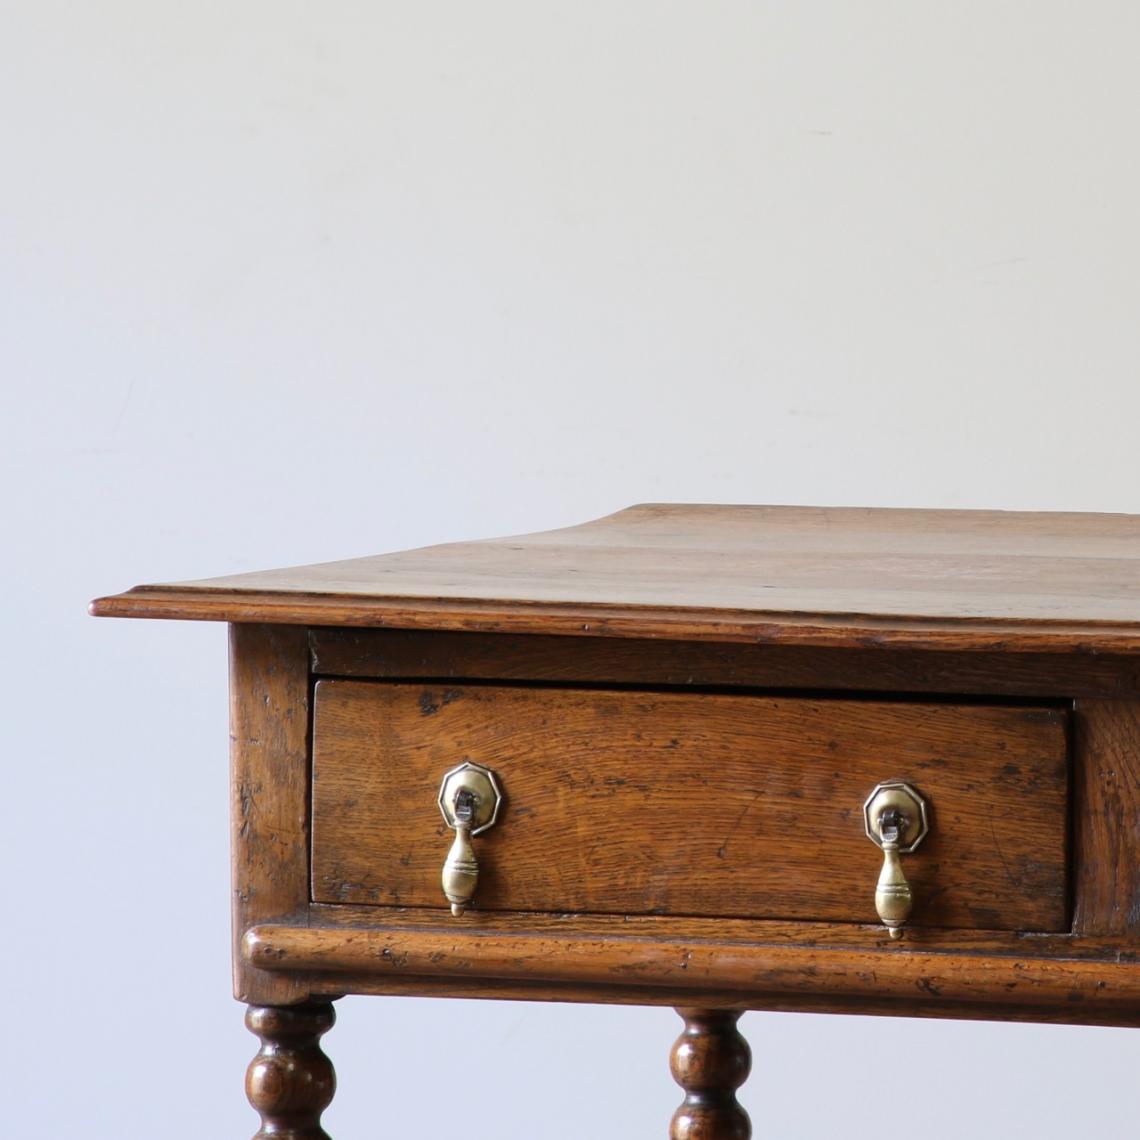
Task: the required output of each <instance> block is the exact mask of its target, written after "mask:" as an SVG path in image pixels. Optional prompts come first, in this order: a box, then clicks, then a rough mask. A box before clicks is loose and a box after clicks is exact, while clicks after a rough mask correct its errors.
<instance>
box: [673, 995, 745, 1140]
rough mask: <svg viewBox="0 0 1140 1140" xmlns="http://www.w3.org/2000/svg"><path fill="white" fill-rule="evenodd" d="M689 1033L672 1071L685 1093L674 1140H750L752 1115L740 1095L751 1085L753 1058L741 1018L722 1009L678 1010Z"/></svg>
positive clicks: (678, 1043) (684, 1034) (684, 1036)
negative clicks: (748, 1082)
mask: <svg viewBox="0 0 1140 1140" xmlns="http://www.w3.org/2000/svg"><path fill="white" fill-rule="evenodd" d="M677 1012H678V1013H679V1014H680V1015H681V1016H682V1017H683V1018H684V1019H685V1028H684V1030H683V1031H682V1032H681V1036H680V1037H678V1038H677V1041H676V1043H675V1044H674V1046H673V1053H672V1055H671V1057H670V1058H669V1067H670V1069H672V1071H673V1079H674V1080H675V1081H676V1082H677V1084H679V1085H680V1086H681V1088H683V1089H684V1090H685V1099H684V1100H683V1101H682V1102H681V1106H680V1107H679V1108H678V1109H677V1111H676V1112H675V1113H673V1123H672V1126H671V1127H670V1129H669V1140H749V1137H750V1136H751V1135H752V1125H751V1123H750V1121H749V1119H748V1113H747V1112H745V1111H744V1109H743V1108H741V1106H740V1105H739V1104H737V1102H736V1090H737V1089H738V1088H740V1086H741V1085H742V1084H744V1082H745V1081H746V1080H747V1079H748V1072H749V1070H750V1069H751V1068H752V1053H751V1050H749V1048H748V1042H747V1041H745V1040H744V1038H743V1037H741V1036H740V1033H739V1032H738V1031H737V1028H736V1023H737V1021H738V1020H739V1019H740V1014H739V1013H734V1012H731V1011H729V1010H717V1009H678V1010H677Z"/></svg>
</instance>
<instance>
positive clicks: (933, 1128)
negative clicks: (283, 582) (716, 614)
mask: <svg viewBox="0 0 1140 1140" xmlns="http://www.w3.org/2000/svg"><path fill="white" fill-rule="evenodd" d="M3 9H4V11H3V17H4V18H3V35H2V36H0V107H2V108H3V110H2V111H0V116H2V123H3V135H2V138H3V150H2V163H3V170H2V179H0V241H2V261H0V359H2V369H3V371H2V384H3V388H2V399H3V403H2V406H3V423H2V427H3V434H2V440H3V448H2V456H0V461H2V465H0V472H2V475H3V480H4V489H5V490H4V495H3V519H2V524H3V534H4V542H5V550H4V558H3V562H2V566H3V570H2V573H3V576H4V597H5V606H4V613H5V624H6V628H7V639H8V640H7V644H8V649H7V651H6V653H5V654H4V662H3V669H4V674H5V675H4V679H3V680H4V683H3V690H2V691H3V692H4V697H5V699H4V728H5V733H4V739H5V752H6V761H7V762H6V764H5V773H6V774H5V780H4V785H3V801H4V804H5V811H4V813H3V820H4V822H3V824H2V826H0V839H2V842H3V846H4V848H5V851H6V854H5V857H4V866H5V880H6V890H5V896H6V899H5V901H6V904H7V905H6V906H5V908H4V915H5V917H4V920H3V922H4V933H3V939H2V946H3V950H2V954H3V958H4V961H3V965H4V974H5V977H6V979H7V994H6V1002H5V1018H4V1027H5V1031H4V1035H3V1036H4V1041H3V1045H2V1046H0V1048H2V1049H3V1051H4V1053H5V1054H6V1056H5V1058H4V1060H3V1072H4V1074H5V1084H6V1088H7V1091H6V1093H5V1108H4V1117H5V1125H4V1132H5V1135H8V1136H12V1137H15V1138H19V1140H33V1138H41V1137H42V1138H48V1137H52V1138H55V1137H59V1136H64V1135H83V1136H92V1137H107V1138H112V1137H114V1138H118V1137H135V1136H138V1137H143V1136H146V1137H155V1136H161V1137H164V1138H165V1140H190V1138H195V1140H196V1138H199V1137H202V1136H218V1137H222V1136H243V1135H249V1134H250V1133H252V1132H253V1131H254V1129H255V1119H254V1117H253V1114H252V1113H251V1111H250V1110H249V1108H248V1107H247V1106H246V1104H245V1101H244V1097H243V1094H242V1091H241V1075H242V1072H243V1071H244V1067H245V1065H246V1062H247V1061H248V1060H249V1058H250V1057H251V1056H252V1054H253V1051H254V1041H253V1038H252V1037H251V1036H250V1035H248V1034H247V1033H246V1031H245V1030H244V1028H243V1027H242V1024H241V1009H240V1008H239V1007H238V1006H237V1005H235V1004H234V1003H233V1001H232V1000H231V999H230V997H229V995H228V986H229V981H228V953H229V951H228V879H227V852H226V845H227V824H226V819H225V810H226V802H227V795H226V764H227V759H226V734H227V728H226V720H225V717H226V698H225V635H224V630H223V629H222V628H221V627H219V626H212V625H167V624H162V623H141V622H140V623H135V622H95V621H93V620H91V619H89V618H87V617H86V616H85V612H84V611H85V605H86V602H87V600H88V599H89V598H90V597H92V596H93V595H95V594H97V593H101V592H110V591H114V590H118V589H122V588H125V587H128V586H130V585H132V584H134V583H136V582H139V581H155V580H159V581H161V580H163V579H170V578H187V577H195V576H206V575H213V574H222V573H227V572H231V571H237V570H243V569H257V568H262V567H267V566H274V565H285V564H290V563H298V562H308V561H317V560H326V559H334V558H342V557H349V556H355V555H361V554H369V553H375V552H378V551H382V550H389V549H396V548H402V547H409V546H415V545H421V544H426V543H431V542H437V541H445V540H451V539H461V538H466V537H475V536H481V535H494V534H503V533H517V532H522V531H526V530H531V529H541V528H546V527H552V526H558V525H564V524H569V523H573V522H577V521H582V520H584V519H586V518H589V517H592V516H596V515H599V514H603V513H606V512H608V511H611V510H613V509H616V508H618V507H621V506H624V505H627V504H629V503H632V502H636V501H643V500H691V501H729V502H749V501H751V502H784V503H823V504H866V505H877V504H883V505H920V506H932V507H967V506H969V507H1004V508H1022V509H1050V508H1051V509H1057V508H1061V509H1066V510H1069V509H1081V510H1084V509H1087V510H1104V511H1140V482H1138V479H1137V474H1138V460H1137V449H1136V425H1137V419H1138V415H1140V388H1138V386H1137V379H1136V377H1137V367H1136V365H1137V331H1136V315H1137V311H1138V302H1140V285H1138V276H1137V275H1138V266H1140V221H1138V210H1137V203H1138V202H1140V159H1138V155H1137V144H1138V132H1137V112H1138V109H1140V69H1137V67H1136V50H1137V42H1138V36H1140V16H1138V9H1137V7H1136V5H1134V4H1130V3H1109V2H1105V0H1094V2H1090V3H1083V4H1070V3H1055V2H1051V3H1045V2H1041V3H1033V4H1029V3H997V4H994V3H990V2H985V3H980V2H967V3H959V4H946V3H937V4H933V3H922V2H920V3H880V2H874V0H865V2H853V3H848V2H844V3H836V2H832V3H803V4H790V3H789V4H772V3H699V4H698V3H690V4H676V3H649V2H648V0H616V2H611V3H606V4H592V3H584V4H578V5H563V4H558V5H551V4H546V3H541V2H535V0H530V2H526V3H523V2H519V3H505V2H503V0H484V2H482V3H450V4H437V3H422V4H408V3H405V4H395V3H372V4H365V3H342V2H325V3H321V4H315V3H311V4H303V3H287V2H280V0H278V2H274V3H270V2H268V0H236V2H234V0H227V2H226V3H218V2H203V3H197V4H183V3H178V4H176V3H172V2H169V0H145V2H144V0H101V2H98V3H90V4H64V3H59V2H54V0H37V2H36V3H34V4H27V3H15V2H14V0H13V2H8V3H4V5H3ZM678 1024H679V1023H678V1022H677V1019H676V1017H675V1015H674V1014H673V1013H672V1012H670V1011H668V1010H636V1009H631V1010H623V1009H608V1008H586V1007H570V1006H551V1007H544V1006H525V1005H515V1004H495V1003H449V1002H433V1001H430V1000H425V1001H410V1000H379V999H374V1000H368V999H356V1000H352V999H350V1000H346V1001H344V1002H343V1003H341V1006H340V1024H339V1025H338V1027H337V1028H336V1029H335V1030H334V1031H333V1033H332V1034H330V1036H329V1038H328V1039H327V1041H326V1044H327V1047H328V1051H329V1053H330V1054H331V1055H332V1056H333V1058H334V1059H335V1061H336V1063H337V1065H338V1069H339V1072H340V1076H341V1091H340V1093H339V1094H338V1097H337V1100H336V1101H335V1102H334V1106H333V1108H332V1109H331V1110H330V1111H329V1112H328V1114H327V1116H326V1121H327V1124H328V1126H329V1128H330V1131H331V1132H332V1133H333V1134H335V1135H336V1136H338V1137H342V1138H344V1140H354V1138H359V1137H366V1136H402V1135H416V1136H422V1137H424V1138H425V1140H431V1138H433V1137H438V1138H441V1140H442V1138H443V1137H448V1138H456V1137H469V1138H470V1140H490V1138H492V1137H494V1138H496V1140H503V1138H510V1137H528V1138H532V1137H537V1138H540V1140H559V1138H567V1140H569V1138H571V1137H574V1138H577V1137H580V1136H582V1135H585V1134H589V1135H591V1136H596V1137H600V1138H602V1140H606V1138H610V1140H618V1138H624V1137H629V1136H646V1137H650V1136H655V1135H656V1136H663V1135H664V1134H665V1130H666V1126H667V1121H668V1118H669V1115H670V1113H671V1112H672V1110H673V1107H674V1105H675V1104H676V1103H677V1100H678V1096H679V1094H678V1090H676V1089H675V1088H674V1087H673V1085H672V1083H671V1081H670V1078H669V1076H668V1072H667V1065H666V1058H667V1055H668V1050H669V1046H670V1044H671V1042H672V1039H673V1037H674V1036H675V1032H676V1030H677V1027H678ZM744 1024H745V1028H746V1031H747V1033H748V1035H749V1037H750V1039H751V1041H752V1044H753V1048H754V1052H755V1068H754V1075H753V1077H752V1080H751V1082H750V1083H749V1085H748V1086H746V1088H745V1090H744V1093H743V1100H744V1101H745V1103H746V1104H747V1106H748V1107H749V1109H750V1111H751V1112H752V1114H753V1117H754V1121H755V1126H756V1132H757V1135H758V1136H765V1137H766V1136H779V1137H782V1138H785V1140H789V1138H790V1140H797V1138H800V1140H815V1138H820V1137H831V1136H837V1135H843V1136H847V1137H851V1138H852V1140H855V1138H859V1137H867V1138H870V1137H877V1136H881V1135H883V1134H884V1131H888V1132H892V1133H894V1132H897V1131H900V1130H901V1129H902V1128H904V1127H905V1128H906V1130H907V1131H912V1130H914V1131H916V1134H918V1135H922V1136H924V1137H927V1138H929V1140H951V1138H953V1140H958V1138H960V1137H962V1136H967V1135H969V1136H977V1137H982V1138H986V1137H997V1136H1028V1135H1033V1136H1035V1137H1038V1138H1040V1140H1049V1138H1053V1137H1057V1138H1060V1137H1070V1136H1073V1135H1086V1136H1087V1135H1094V1134H1100V1135H1105V1136H1121V1135H1126V1134H1130V1133H1131V1132H1132V1131H1134V1130H1135V1126H1136V1125H1135V1095H1134V1090H1135V1082H1136V1074H1137V1072H1138V1071H1140V1036H1138V1035H1131V1034H1129V1033H1127V1032H1125V1031H1114V1030H1103V1029H1101V1030H1094V1029H1065V1028H1052V1027H1024V1026H998V1025H985V1024H956V1023H927V1022H917V1021H909V1020H897V1021H896V1020H880V1021H873V1020H867V1019H861V1018H848V1019H841V1018H832V1017H819V1016H803V1017H791V1016H775V1015H764V1014H750V1015H749V1016H748V1017H747V1018H746V1019H745V1023H744ZM462 1055H467V1056H471V1057H473V1058H475V1061H476V1064H475V1069H474V1075H472V1076H470V1077H469V1078H468V1079H469V1080H471V1081H475V1080H476V1079H477V1080H478V1082H479V1087H478V1089H476V1088H475V1087H474V1086H473V1087H472V1090H471V1092H470V1093H468V1092H465V1091H462V1086H460V1088H459V1089H457V1087H456V1084H455V1074H456V1069H455V1068H453V1067H452V1066H453V1064H454V1059H455V1058H456V1057H457V1056H462ZM468 1071H469V1072H470V1070H468ZM884 1093H886V1094H890V1095H895V1096H897V1097H898V1098H899V1100H900V1108H899V1110H898V1112H899V1117H898V1120H897V1127H896V1124H895V1123H892V1122H891V1120H892V1118H891V1113H890V1109H889V1108H880V1109H879V1110H878V1111H876V1112H872V1111H870V1106H871V1105H873V1104H877V1105H884V1103H886V1104H888V1105H889V1103H890V1101H889V1100H888V1101H886V1102H884V1100H883V1096H884ZM885 1121H886V1123H885Z"/></svg>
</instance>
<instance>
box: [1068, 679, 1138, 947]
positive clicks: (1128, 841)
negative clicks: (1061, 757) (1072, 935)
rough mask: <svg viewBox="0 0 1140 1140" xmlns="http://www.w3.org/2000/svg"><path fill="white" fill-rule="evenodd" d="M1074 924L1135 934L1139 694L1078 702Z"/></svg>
mask: <svg viewBox="0 0 1140 1140" xmlns="http://www.w3.org/2000/svg"><path fill="white" fill-rule="evenodd" d="M1075 722H1076V752H1077V758H1076V759H1077V762H1076V781H1075V784H1076V789H1075V791H1076V802H1075V808H1074V820H1075V848H1076V859H1075V867H1076V875H1075V883H1074V903H1075V906H1074V914H1073V929H1074V930H1076V931H1078V932H1080V933H1086V934H1130V935H1132V936H1133V937H1137V936H1140V701H1078V702H1077V706H1076V718H1075Z"/></svg>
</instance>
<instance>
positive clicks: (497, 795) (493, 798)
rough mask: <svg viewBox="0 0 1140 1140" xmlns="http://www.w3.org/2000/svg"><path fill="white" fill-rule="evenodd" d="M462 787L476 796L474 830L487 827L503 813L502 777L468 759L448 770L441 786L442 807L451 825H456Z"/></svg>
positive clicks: (444, 816) (472, 822) (440, 803)
mask: <svg viewBox="0 0 1140 1140" xmlns="http://www.w3.org/2000/svg"><path fill="white" fill-rule="evenodd" d="M461 791H468V792H470V793H471V794H472V796H474V798H475V803H474V806H473V809H472V815H471V834H472V835H478V834H479V833H480V832H483V831H486V830H487V828H488V827H490V826H491V825H492V824H493V823H494V822H495V820H496V819H498V817H499V805H500V804H501V803H502V802H503V793H502V791H501V790H500V788H499V781H498V780H496V779H495V773H494V772H492V771H491V769H490V768H484V767H483V765H482V764H475V763H472V761H470V760H465V761H464V762H463V763H462V764H460V765H459V766H458V767H457V768H452V769H451V771H450V772H447V773H445V774H444V777H443V783H442V784H440V786H439V810H440V812H441V813H442V815H443V818H444V822H445V823H446V824H447V826H448V827H450V828H452V829H454V828H455V822H456V821H455V798H456V796H458V795H459V793H460V792H461Z"/></svg>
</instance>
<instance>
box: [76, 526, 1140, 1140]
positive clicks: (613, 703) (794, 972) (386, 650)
mask: <svg viewBox="0 0 1140 1140" xmlns="http://www.w3.org/2000/svg"><path fill="white" fill-rule="evenodd" d="M92 612H93V613H95V614H98V615H104V616H115V617H146V618H181V619H189V620H214V621H225V622H229V623H230V629H231V637H230V645H231V654H230V699H231V724H232V730H231V738H232V744H231V748H232V787H231V797H232V798H231V805H232V823H233V826H232V838H233V917H234V922H233V934H234V944H233V945H234V949H233V962H234V991H235V995H236V997H237V998H238V1000H239V1001H242V1002H244V1003H246V1004H247V1005H248V1007H249V1009H248V1012H247V1015H246V1022H247V1024H248V1026H249V1028H250V1029H251V1030H252V1031H253V1032H254V1033H255V1034H256V1035H257V1036H258V1038H259V1039H260V1041H261V1049H260V1052H259V1053H258V1054H257V1056H256V1058H255V1059H254V1061H253V1063H252V1064H251V1066H250V1069H249V1073H248V1075H247V1092H248V1095H249V1098H250V1101H251V1103H252V1104H253V1106H254V1107H255V1108H256V1109H257V1111H258V1112H259V1113H260V1115H261V1120H262V1125H261V1130H260V1131H259V1132H258V1134H257V1135H258V1137H271V1136H272V1137H293V1138H298V1140H300V1138H317V1137H324V1136H326V1133H325V1132H324V1131H323V1129H322V1128H321V1125H320V1116H321V1113H322V1111H323V1110H324V1109H325V1107H327V1105H328V1104H329V1102H330V1100H331V1098H332V1095H333V1088H334V1076H333V1070H332V1066H331V1064H330V1063H329V1061H328V1058H327V1057H326V1056H325V1054H324V1053H323V1052H322V1049H321V1045H320V1038H321V1036H322V1035H323V1034H324V1033H325V1032H326V1031H327V1030H328V1029H329V1028H330V1027H331V1026H332V1024H333V1020H334V1014H333V1006H332V1004H331V1003H332V1001H333V999H334V998H336V997H338V996H341V995H344V994H408V995H428V994H430V995H437V996H440V995H442V996H455V997H481V998H511V999H536V1000H552V1001H576V1002H614V1003H637V1004H666V1005H672V1006H675V1007H677V1009H678V1012H679V1013H680V1014H681V1016H682V1018H683V1019H684V1026H683V1030H682V1032H681V1036H680V1037H679V1039H678V1040H677V1042H676V1044H675V1045H674V1047H673V1053H672V1071H673V1075H674V1077H675V1078H676V1080H677V1082H678V1083H679V1084H680V1085H681V1087H682V1089H683V1092H684V1099H683V1102H682V1104H681V1106H680V1107H679V1108H678V1109H677V1112H676V1114H675V1115H674V1117H673V1122H672V1130H671V1136H672V1137H673V1140H743V1138H746V1137H748V1136H749V1135H750V1125H749V1121H748V1117H747V1115H746V1114H745V1112H744V1110H743V1109H742V1108H741V1107H740V1106H739V1104H738V1103H737V1101H736V1096H735V1091H736V1089H737V1088H738V1087H739V1086H740V1085H741V1084H742V1082H743V1081H744V1080H745V1078H746V1077H747V1075H748V1068H749V1052H748V1046H747V1045H746V1043H745V1042H744V1040H743V1038H742V1037H741V1036H740V1034H739V1033H738V1032H737V1028H736V1022H737V1019H738V1018H739V1016H740V1014H741V1013H742V1012H743V1011H745V1010H749V1009H762V1010H805V1011H806V1010H825V1011H832V1012H852V1013H864V1014H881V1015H892V1014H895V1015H897V1014H905V1015H909V1016H915V1015H919V1016H929V1017H951V1018H962V1017H966V1018H987V1019H994V1020H1009V1019H1017V1020H1027V1021H1050V1022H1069V1023H1082V1024H1095V1025H1136V1024H1140V963H1138V960H1137V954H1138V951H1140V518H1138V517H1132V516H1124V515H1074V514H1068V515H1066V514H1013V513H1003V512H964V511H913V510H853V509H822V508H818V509H815V508H813V509H808V508H780V507H743V506H688V505H668V504H665V505H661V504H658V505H643V506H638V507H632V508H629V509H627V510H624V511H621V512H619V513H617V514H615V515H611V516H609V517H607V518H603V519H600V520H597V521H595V522H592V523H588V524H585V525H583V526H578V527H571V528H568V529H563V530H557V531H550V532H546V533H540V534H534V535H527V536H523V537H518V538H509V539H497V540H488V541H483V542H473V543H459V544H453V545H447V546H437V547H431V548H428V549H425V550H418V551H409V552H405V553H400V554H391V555H383V556H379V557H375V558H363V559H356V560H351V561H344V562H335V563H328V564H324V565H318V566H308V567H299V568H294V569H288V570H276V571H266V572H262V573H256V574H246V575H237V576H232V577H226V578H216V579H210V580H207V581H203V582H183V583H173V584H166V585H152V586H140V587H137V588H135V589H133V590H130V591H128V592H126V593H123V594H119V595H115V596H112V597H105V598H100V599H98V600H97V601H96V602H94V603H92Z"/></svg>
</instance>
